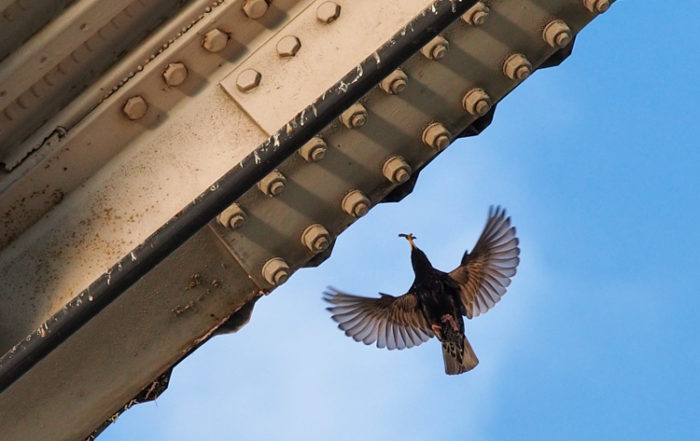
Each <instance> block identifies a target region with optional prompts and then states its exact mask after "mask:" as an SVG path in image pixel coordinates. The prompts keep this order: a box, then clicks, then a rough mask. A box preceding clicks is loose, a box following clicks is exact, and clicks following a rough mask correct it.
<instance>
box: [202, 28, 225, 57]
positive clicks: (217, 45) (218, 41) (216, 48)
mask: <svg viewBox="0 0 700 441" xmlns="http://www.w3.org/2000/svg"><path fill="white" fill-rule="evenodd" d="M229 38H230V37H229V35H228V34H227V33H226V32H224V31H222V30H221V29H218V28H214V29H212V30H211V31H209V32H207V33H206V34H204V38H202V47H204V49H206V50H208V51H209V52H212V53H215V52H221V51H222V50H224V48H225V47H226V45H227V44H228V40H229Z"/></svg>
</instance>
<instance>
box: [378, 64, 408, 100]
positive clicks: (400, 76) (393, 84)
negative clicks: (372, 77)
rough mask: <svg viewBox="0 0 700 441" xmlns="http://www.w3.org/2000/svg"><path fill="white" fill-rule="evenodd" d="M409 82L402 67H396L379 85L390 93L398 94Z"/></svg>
mask: <svg viewBox="0 0 700 441" xmlns="http://www.w3.org/2000/svg"><path fill="white" fill-rule="evenodd" d="M407 83H408V76H407V75H406V74H405V73H404V71H402V70H401V69H396V70H395V71H393V72H392V73H390V74H389V75H387V77H386V78H384V79H383V80H382V81H381V82H380V83H379V87H380V88H381V89H382V90H383V91H384V92H386V93H388V94H391V95H398V94H400V93H401V92H403V91H404V90H405V89H406V84H407Z"/></svg>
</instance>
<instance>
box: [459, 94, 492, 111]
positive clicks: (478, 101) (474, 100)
mask: <svg viewBox="0 0 700 441" xmlns="http://www.w3.org/2000/svg"><path fill="white" fill-rule="evenodd" d="M462 107H463V108H464V110H466V111H467V112H469V113H470V114H471V115H473V116H477V117H478V116H484V115H486V112H488V111H489V110H491V97H490V96H489V94H487V93H486V92H485V91H484V89H481V88H479V87H475V88H473V89H471V90H470V91H469V92H467V93H466V94H465V95H464V98H462Z"/></svg>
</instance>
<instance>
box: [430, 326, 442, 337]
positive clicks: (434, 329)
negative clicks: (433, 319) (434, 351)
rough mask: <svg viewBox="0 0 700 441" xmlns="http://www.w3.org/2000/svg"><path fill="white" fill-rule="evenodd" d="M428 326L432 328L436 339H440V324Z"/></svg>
mask: <svg viewBox="0 0 700 441" xmlns="http://www.w3.org/2000/svg"><path fill="white" fill-rule="evenodd" d="M430 328H431V329H432V330H433V334H435V337H437V338H438V340H442V330H441V329H440V325H430Z"/></svg>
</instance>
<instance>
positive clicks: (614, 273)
mask: <svg viewBox="0 0 700 441" xmlns="http://www.w3.org/2000/svg"><path fill="white" fill-rule="evenodd" d="M683 4H685V6H683ZM698 23H700V11H699V10H698V8H697V5H695V2H690V1H686V2H684V1H680V2H676V4H674V6H670V5H666V6H664V5H661V4H656V5H653V7H652V5H651V4H649V3H647V2H640V1H637V2H633V1H618V2H617V3H616V4H615V5H613V7H612V8H611V9H610V11H608V12H607V13H606V14H604V15H603V16H601V17H599V18H598V19H596V20H595V21H594V22H593V23H592V24H591V25H590V26H589V27H587V28H586V29H584V31H583V32H582V33H581V35H579V37H578V39H577V41H576V47H575V49H574V53H573V55H572V56H571V57H570V58H569V59H568V60H567V61H566V62H564V64H562V65H561V66H559V67H557V68H552V69H547V70H543V71H540V72H537V73H536V74H535V75H534V76H533V77H531V78H529V79H528V80H527V81H526V82H525V83H524V84H523V85H522V86H521V87H519V88H518V89H517V90H516V91H514V92H513V93H512V94H511V95H510V96H508V97H507V98H506V99H505V100H504V101H503V102H502V103H501V104H500V105H499V107H498V109H497V112H496V117H495V119H494V122H493V124H492V125H491V127H490V128H488V129H487V130H486V131H485V132H484V133H483V134H482V135H480V136H479V137H476V138H470V139H466V140H460V141H458V142H456V143H455V144H453V145H452V146H451V147H450V148H449V149H448V150H447V151H446V152H444V153H443V154H442V155H441V156H440V157H439V158H438V159H436V160H435V161H434V162H433V163H432V164H431V166H430V167H429V168H427V169H426V170H425V171H424V172H423V173H421V176H420V179H419V181H418V185H417V187H416V190H415V191H414V193H413V194H412V195H411V196H409V197H408V198H407V199H405V200H404V201H403V202H401V203H400V204H382V205H380V206H379V207H377V208H375V209H374V210H372V211H371V212H370V214H369V215H368V216H366V217H365V218H363V219H361V220H360V221H358V222H357V223H356V224H355V225H353V226H352V227H351V228H350V229H349V230H348V231H346V232H345V233H344V234H343V235H342V236H341V237H340V238H339V239H338V242H337V244H336V246H335V250H334V253H333V256H332V257H331V259H330V260H328V261H327V262H326V263H324V264H323V265H322V266H321V267H320V268H318V269H315V270H301V271H299V272H298V273H296V274H295V275H294V277H293V278H292V279H291V280H290V281H289V282H288V283H286V284H285V285H283V286H282V287H281V288H280V289H278V290H276V291H275V292H274V293H273V294H271V295H270V296H268V297H266V298H264V299H262V300H261V301H260V302H258V304H257V306H256V309H255V313H254V316H253V320H252V321H251V323H250V324H249V325H248V326H247V327H245V328H244V329H243V330H241V331H240V332H239V333H238V334H235V335H229V336H221V337H217V338H215V339H213V340H212V341H210V342H209V343H208V344H207V345H205V346H204V347H202V348H201V349H200V350H198V351H197V352H196V353H195V354H194V355H193V356H191V357H189V358H188V359H186V360H185V361H183V362H182V363H181V364H180V365H179V366H178V367H177V368H176V369H175V371H174V373H173V377H172V381H171V384H170V387H169V389H168V390H167V391H166V392H165V393H164V394H163V395H162V396H161V397H160V398H159V399H158V400H157V402H156V403H148V404H142V405H139V406H136V407H134V408H132V409H131V410H129V411H128V412H126V413H125V414H124V415H122V416H121V417H120V418H119V419H118V420H117V422H116V424H113V425H112V426H111V427H110V428H109V429H107V431H105V433H104V434H103V435H102V436H101V438H100V439H101V441H111V440H123V439H129V440H132V441H136V440H144V441H145V440H149V441H152V440H162V441H181V440H182V441H184V440H193V439H208V440H233V439H235V440H241V441H246V440H263V439H268V440H299V439H304V440H328V439H335V440H357V439H382V440H398V439H408V440H436V439H442V440H484V441H487V440H501V439H508V440H591V439H597V440H612V439H615V440H619V439H635V440H660V439H663V440H688V439H697V438H698V437H700V398H699V397H700V349H699V346H698V341H699V340H700V331H699V330H700V326H698V323H697V321H698V319H699V318H700V317H699V316H700V314H699V312H700V295H699V293H698V291H699V288H698V287H699V286H700V276H699V275H698V274H699V272H698V265H699V264H700V230H699V229H698V220H699V219H700V141H699V139H700V135H699V134H698V125H699V123H700V112H698V104H699V103H700V85H699V84H700V83H699V82H698V72H699V71H700V56H699V54H700V35H699V34H698V32H697V29H698ZM496 203H497V204H502V205H503V206H505V207H506V208H507V210H508V213H509V214H510V215H511V216H512V218H513V222H514V224H515V225H516V226H517V228H518V235H519V237H520V239H521V264H520V267H519V272H518V274H517V275H516V277H515V278H514V281H513V284H512V285H511V288H510V289H509V291H508V294H507V295H506V296H505V298H504V299H503V300H502V301H501V303H499V304H498V305H497V306H496V307H495V308H494V309H493V310H491V311H490V312H489V313H488V314H486V315H483V316H480V317H478V318H477V319H475V320H473V321H468V322H467V323H466V325H467V334H468V336H469V338H470V341H471V343H472V345H473V347H474V349H475V351H476V353H477V355H478V356H479V359H480V360H481V363H480V364H479V366H478V367H477V368H476V369H475V370H474V371H472V372H470V373H468V374H465V375H461V376H458V377H447V376H446V375H445V374H444V373H443V366H442V359H441V352H440V347H439V345H438V343H437V342H435V341H430V342H428V343H425V344H423V345H422V346H420V347H417V348H414V349H410V350H405V351H400V352H399V351H391V352H390V351H387V350H378V349H376V348H374V347H369V346H364V345H362V344H359V343H356V342H354V341H353V340H351V339H349V338H347V337H345V336H344V335H343V334H342V332H341V331H339V330H338V329H336V327H335V324H334V323H333V322H332V321H331V320H330V318H329V314H328V313H327V311H325V309H324V307H325V305H324V304H323V302H322V300H321V292H322V291H323V289H324V288H325V287H326V286H328V285H333V286H336V287H338V288H340V289H344V290H347V291H349V292H354V293H357V294H364V295H376V293H377V292H378V291H382V292H388V293H393V294H401V293H403V292H405V290H406V289H407V288H408V287H409V286H410V284H411V282H412V279H413V274H412V271H411V267H410V260H409V248H408V245H407V244H406V241H405V240H403V239H399V238H398V237H397V233H399V232H413V233H414V234H416V236H417V237H418V242H417V244H418V246H420V247H421V248H422V249H423V250H424V251H426V253H427V254H428V256H429V257H430V258H431V260H432V261H433V264H434V265H435V266H436V267H439V268H442V269H445V270H449V269H452V268H453V267H454V266H456V264H457V262H458V261H459V258H460V257H461V254H462V252H463V251H464V249H466V248H470V247H471V246H473V244H474V242H475V240H476V238H477V236H478V234H479V233H480V231H481V228H482V226H483V224H484V221H485V217H486V213H487V209H488V206H489V205H490V204H496Z"/></svg>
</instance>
